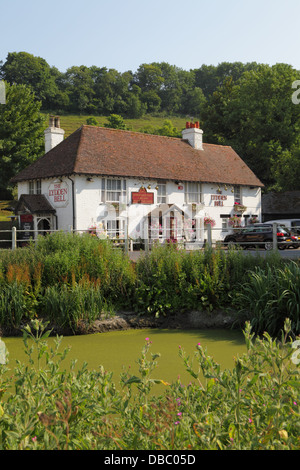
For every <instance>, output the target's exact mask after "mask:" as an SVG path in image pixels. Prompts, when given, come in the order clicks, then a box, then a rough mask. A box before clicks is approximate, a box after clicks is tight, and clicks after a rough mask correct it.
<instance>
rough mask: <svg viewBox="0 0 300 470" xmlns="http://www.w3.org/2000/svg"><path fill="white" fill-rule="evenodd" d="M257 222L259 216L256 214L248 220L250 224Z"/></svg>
mask: <svg viewBox="0 0 300 470" xmlns="http://www.w3.org/2000/svg"><path fill="white" fill-rule="evenodd" d="M257 222H258V217H256V215H255V216H252V217H250V218H249V220H248V223H249V224H250V225H252V224H256V223H257Z"/></svg>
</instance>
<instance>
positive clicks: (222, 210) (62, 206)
mask: <svg viewBox="0 0 300 470" xmlns="http://www.w3.org/2000/svg"><path fill="white" fill-rule="evenodd" d="M72 179H73V180H74V189H75V227H74V228H76V229H77V230H87V229H88V228H89V227H91V226H93V225H97V224H100V223H101V221H103V220H104V219H114V218H115V217H116V211H115V208H114V206H112V205H109V206H108V205H107V204H104V203H102V202H101V177H94V178H93V180H92V181H91V182H88V181H87V177H86V176H74V177H72ZM55 181H56V183H55ZM142 184H143V185H144V187H146V188H147V186H148V185H151V189H147V192H152V193H153V194H154V204H151V205H148V204H147V205H143V204H131V193H132V192H138V190H139V188H140V186H141V185H142ZM55 185H56V186H55ZM57 185H58V186H57ZM156 185H157V181H153V180H152V181H150V180H149V181H147V180H143V181H139V180H137V179H128V180H127V191H126V195H127V201H128V202H129V204H128V205H127V206H126V207H125V206H124V207H123V209H125V210H123V211H121V212H120V213H119V215H120V216H121V217H123V218H124V220H127V221H128V234H129V236H131V237H133V238H138V236H141V238H143V236H144V233H143V231H142V230H143V226H144V224H143V222H144V220H145V216H146V215H147V214H148V213H149V212H151V211H152V210H153V209H155V208H156V207H157V190H156V189H155V186H156ZM53 188H58V189H57V191H58V193H59V190H60V188H61V189H62V188H65V190H64V193H65V195H64V200H59V199H60V197H59V196H58V197H57V199H58V200H55V198H54V196H53V194H55V191H53ZM181 188H182V189H181ZM218 188H219V185H218V184H213V183H203V184H202V197H203V199H202V202H203V206H202V207H201V206H200V205H197V206H196V211H195V207H194V209H193V210H192V206H191V205H188V204H186V203H185V184H184V183H180V184H179V185H178V184H175V182H167V186H166V189H167V203H168V204H174V205H176V206H178V208H179V209H181V210H183V211H184V212H185V213H186V214H187V215H188V216H189V217H191V218H192V217H193V218H194V217H195V216H196V219H198V222H197V224H198V225H199V227H200V226H201V227H202V228H203V219H204V217H205V216H210V217H212V218H213V219H214V220H215V222H216V226H215V228H214V229H213V240H218V239H222V238H224V236H225V235H226V233H227V232H226V233H224V232H222V218H221V215H226V214H233V207H234V193H233V192H232V187H231V186H230V185H228V186H227V187H226V186H224V185H223V186H221V187H220V190H221V192H218ZM41 191H42V194H45V195H46V197H47V198H48V200H49V201H50V202H51V204H52V205H53V207H54V208H55V209H56V215H57V221H58V229H60V230H68V229H69V227H70V226H73V206H72V183H71V181H70V180H69V179H68V178H62V183H61V185H60V184H59V183H58V182H57V180H55V179H47V180H43V181H42V188H41ZM18 192H19V197H20V195H21V194H28V193H29V186H28V182H22V183H19V185H18ZM219 196H220V202H219V200H218V199H217V198H218V197H219ZM241 196H242V203H243V204H244V205H245V206H246V207H247V210H246V211H245V213H244V214H243V216H244V215H257V216H258V217H259V220H261V190H260V188H251V187H249V186H244V187H242V190H241ZM62 199H63V198H62ZM218 204H222V205H218ZM242 220H243V221H244V220H245V219H244V217H242ZM199 236H201V237H202V238H203V236H205V234H204V235H203V230H202V232H201V234H200V235H199Z"/></svg>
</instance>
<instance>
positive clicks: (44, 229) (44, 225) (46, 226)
mask: <svg viewBox="0 0 300 470" xmlns="http://www.w3.org/2000/svg"><path fill="white" fill-rule="evenodd" d="M37 229H38V235H43V236H45V235H46V234H47V233H48V232H50V230H51V224H50V220H49V219H40V220H39V221H38V224H37Z"/></svg>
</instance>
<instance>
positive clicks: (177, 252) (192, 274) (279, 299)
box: [0, 232, 300, 336]
mask: <svg viewBox="0 0 300 470" xmlns="http://www.w3.org/2000/svg"><path fill="white" fill-rule="evenodd" d="M299 279H300V267H299V264H298V263H296V262H292V261H287V260H283V259H282V258H281V257H280V255H278V254H276V253H275V254H268V255H267V256H266V257H263V256H259V255H257V256H253V255H252V254H248V255H247V254H245V253H241V252H240V251H239V250H234V249H233V250H228V251H226V252H225V251H224V250H222V249H216V250H212V249H206V250H204V251H202V250H199V251H196V252H192V253H188V252H186V251H185V250H181V249H177V247H176V246H165V245H164V246H160V245H158V246H155V247H153V249H152V250H151V251H150V253H148V254H146V255H145V256H141V257H140V259H139V260H138V262H137V263H133V262H131V261H130V260H129V258H128V256H126V255H124V253H123V251H122V250H121V249H120V248H116V247H114V246H113V244H112V243H111V242H107V241H103V240H99V239H98V238H97V237H93V236H90V235H88V234H86V235H84V236H80V235H72V234H64V233H60V232H57V233H53V234H51V235H48V236H46V237H40V238H39V239H38V241H37V242H36V244H34V243H33V244H32V245H30V246H29V247H28V248H21V249H17V250H15V251H9V250H3V251H2V252H1V253H0V287H1V290H0V326H2V327H5V328H6V329H8V330H9V329H13V328H20V325H21V324H22V323H24V322H27V321H29V320H30V319H33V318H43V319H46V320H49V321H50V322H52V323H53V324H56V325H58V326H60V327H68V328H71V329H73V330H74V331H75V332H76V331H78V330H79V329H82V328H83V326H84V325H89V324H91V323H92V322H93V321H94V320H95V319H96V318H98V317H99V316H100V315H101V314H102V315H112V314H114V312H116V311H118V310H122V309H123V310H130V311H135V312H136V313H137V314H140V315H152V316H156V317H159V316H166V315H173V314H175V313H178V312H181V313H183V314H184V313H185V312H187V311H191V310H195V311H197V310H198V311H202V310H206V311H209V312H212V314H213V312H214V311H216V310H220V309H222V310H223V311H229V312H231V313H232V311H234V312H235V313H236V315H237V322H239V321H245V320H247V319H248V320H250V321H251V324H252V327H253V330H254V331H255V332H256V333H259V334H261V333H263V332H264V331H268V332H269V333H270V334H271V335H274V336H276V335H277V334H278V333H279V331H280V330H281V329H282V328H283V323H284V319H285V318H286V317H288V318H289V319H290V321H291V325H292V330H293V332H294V333H296V334H299V332H300V317H299V314H300V312H299V305H300V289H299V285H300V281H299Z"/></svg>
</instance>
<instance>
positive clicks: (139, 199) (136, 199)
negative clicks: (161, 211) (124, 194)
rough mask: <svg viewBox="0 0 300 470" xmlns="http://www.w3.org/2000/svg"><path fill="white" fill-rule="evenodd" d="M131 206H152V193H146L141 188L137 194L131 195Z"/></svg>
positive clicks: (145, 190)
mask: <svg viewBox="0 0 300 470" xmlns="http://www.w3.org/2000/svg"><path fill="white" fill-rule="evenodd" d="M131 198H132V204H154V193H147V189H145V188H141V189H140V190H139V192H136V193H131Z"/></svg>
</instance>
